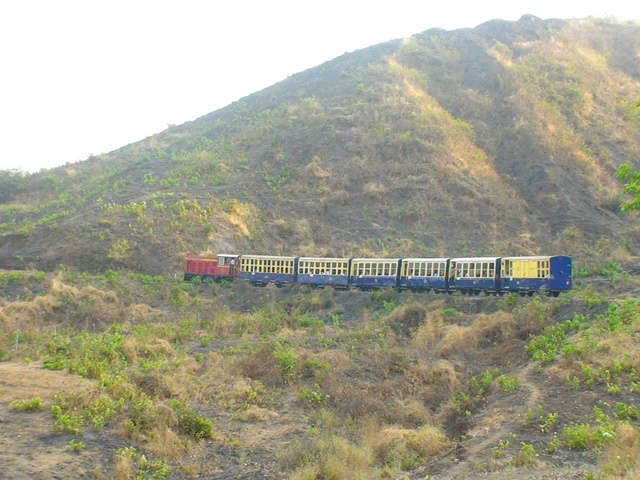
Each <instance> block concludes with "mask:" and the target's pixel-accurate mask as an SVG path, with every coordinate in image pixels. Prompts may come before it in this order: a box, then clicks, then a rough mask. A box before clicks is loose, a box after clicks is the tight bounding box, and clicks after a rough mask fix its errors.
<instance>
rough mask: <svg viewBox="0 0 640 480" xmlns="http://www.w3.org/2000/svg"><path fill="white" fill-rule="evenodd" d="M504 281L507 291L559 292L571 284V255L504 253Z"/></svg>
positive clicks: (502, 279)
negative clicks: (526, 255) (509, 254)
mask: <svg viewBox="0 0 640 480" xmlns="http://www.w3.org/2000/svg"><path fill="white" fill-rule="evenodd" d="M501 263H502V266H501V269H502V275H501V277H502V278H501V280H500V281H501V285H500V289H501V290H502V291H505V292H517V293H520V294H523V295H524V294H527V295H532V294H533V293H534V292H540V293H543V292H546V293H547V294H548V295H553V296H558V295H559V294H560V293H561V292H564V291H567V290H571V288H572V264H571V257H567V256H564V255H548V256H531V257H503V258H502V259H501Z"/></svg>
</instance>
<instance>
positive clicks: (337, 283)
mask: <svg viewBox="0 0 640 480" xmlns="http://www.w3.org/2000/svg"><path fill="white" fill-rule="evenodd" d="M350 265H351V260H350V259H348V258H330V257H298V266H297V272H296V273H297V283H299V284H301V285H310V286H311V287H315V288H324V287H326V286H331V287H333V288H335V289H337V290H346V289H348V288H349V267H350Z"/></svg>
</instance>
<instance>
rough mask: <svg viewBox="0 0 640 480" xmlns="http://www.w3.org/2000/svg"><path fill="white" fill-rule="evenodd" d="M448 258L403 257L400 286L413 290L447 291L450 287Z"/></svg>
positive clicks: (403, 288) (402, 288)
mask: <svg viewBox="0 0 640 480" xmlns="http://www.w3.org/2000/svg"><path fill="white" fill-rule="evenodd" d="M448 271H449V259H448V258H403V259H402V263H401V266H400V276H399V280H398V287H399V288H400V289H401V290H411V291H413V292H429V291H432V290H433V291H435V292H439V293H445V292H446V291H447V287H448V278H447V272H448Z"/></svg>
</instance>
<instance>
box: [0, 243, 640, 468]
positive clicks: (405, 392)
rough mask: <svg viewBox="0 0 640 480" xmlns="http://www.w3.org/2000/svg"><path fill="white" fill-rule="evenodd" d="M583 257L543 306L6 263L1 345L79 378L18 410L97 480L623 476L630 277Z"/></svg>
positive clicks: (633, 383)
mask: <svg viewBox="0 0 640 480" xmlns="http://www.w3.org/2000/svg"><path fill="white" fill-rule="evenodd" d="M591 253H592V261H591V262H590V263H582V264H577V265H576V267H577V270H578V272H579V275H587V276H581V277H580V278H578V280H577V282H576V283H577V288H576V290H575V291H574V292H572V293H571V294H568V295H563V296H562V297H560V298H559V299H548V298H541V299H539V298H533V299H520V298H517V297H513V296H511V297H503V298H499V299H496V298H490V297H478V298H469V297H459V296H453V297H449V296H438V295H409V294H401V295H399V294H397V293H395V292H392V291H380V292H374V293H360V292H341V293H339V292H333V291H332V290H326V291H308V290H306V289H300V288H297V287H296V288H290V289H275V288H271V287H268V288H264V289H256V288H252V287H250V286H248V285H243V284H239V285H233V286H231V285H197V284H196V285H183V284H181V283H179V282H178V283H175V282H174V281H173V279H172V278H170V277H168V278H167V277H151V276H144V275H133V274H129V275H123V274H118V273H117V272H115V271H110V272H107V274H106V275H104V276H97V277H96V276H92V275H88V274H82V273H80V272H77V271H73V270H69V269H65V270H61V271H59V272H57V273H56V275H55V276H51V275H47V274H44V273H41V272H38V271H27V272H5V273H3V275H2V277H0V278H1V280H2V282H3V287H4V289H5V290H4V291H5V292H8V294H7V295H6V296H5V299H4V300H0V302H1V304H0V307H1V308H2V309H1V310H0V321H1V322H2V325H3V329H2V333H1V334H0V355H2V358H3V360H5V361H9V360H10V361H11V362H20V361H27V362H34V361H41V362H44V365H45V366H47V367H48V368H53V369H62V370H64V371H70V372H72V373H75V374H80V375H82V376H85V377H87V378H88V379H93V380H95V382H96V383H95V384H94V385H95V386H94V387H93V390H91V389H88V390H75V391H74V390H72V391H70V392H66V393H64V394H61V395H59V396H58V397H54V398H48V399H47V400H46V401H45V402H43V403H44V405H43V406H42V407H37V408H35V410H41V409H43V408H44V409H49V408H50V407H51V405H54V406H57V407H59V408H57V407H54V408H53V409H52V410H51V411H52V412H53V414H54V416H50V417H49V418H50V420H49V422H50V423H49V425H52V426H50V427H46V426H45V427H40V428H45V431H46V429H51V433H50V434H48V435H47V436H46V438H47V442H49V443H50V444H52V445H55V446H56V448H58V449H60V451H62V452H64V451H66V452H67V453H65V455H67V454H73V452H74V451H81V454H82V456H81V457H80V458H78V460H79V465H82V466H77V467H76V468H79V469H82V468H85V469H87V468H88V465H89V464H91V465H93V467H92V469H90V471H91V475H93V476H94V477H98V478H112V476H116V477H118V478H127V477H126V475H127V473H126V472H129V473H128V474H138V473H141V472H146V474H147V475H151V474H156V475H158V476H163V475H165V474H167V475H169V477H170V478H190V477H191V476H194V475H201V474H205V473H208V474H211V473H213V472H216V471H219V472H226V473H227V475H228V476H229V478H280V477H281V476H282V475H286V476H287V477H289V478H316V476H317V475H322V476H324V477H327V478H337V479H341V478H345V479H346V478H357V475H360V478H394V477H398V476H401V475H406V476H408V477H409V478H424V476H425V475H431V476H432V477H433V478H469V476H470V475H473V474H476V473H478V472H486V473H489V474H491V475H492V476H493V478H496V479H499V478H502V475H503V474H507V473H508V474H510V475H513V474H514V472H513V469H517V471H518V472H519V473H518V475H519V478H527V475H531V478H539V476H541V475H543V474H552V473H553V474H555V475H558V474H560V473H562V474H563V475H565V478H567V476H569V475H573V476H575V478H585V475H587V474H596V473H600V474H602V475H604V476H605V477H606V478H634V476H635V475H637V466H636V460H635V459H636V458H637V457H638V453H639V452H638V448H640V445H639V444H638V438H640V437H639V436H638V429H637V423H636V422H637V418H638V415H639V412H638V391H639V387H638V378H637V369H638V364H637V361H638V360H637V359H638V358H640V357H638V354H637V353H638V352H636V351H635V350H636V349H637V345H636V343H637V342H636V337H637V334H638V333H637V332H638V328H639V327H638V325H640V324H639V323H638V316H639V314H640V309H639V307H638V303H637V297H636V296H635V293H634V292H637V288H638V280H637V278H636V277H633V276H631V275H629V274H628V273H624V272H623V271H622V270H621V269H620V264H618V263H615V262H610V261H609V259H610V258H611V254H612V252H611V251H610V250H607V249H606V248H602V249H601V250H600V251H597V252H595V251H594V252H591ZM34 292H39V293H38V294H37V295H36V294H34ZM27 359H28V360H27ZM36 392H37V390H36ZM34 396H35V394H34V395H33V396H31V395H29V394H28V392H27V391H21V392H20V396H19V398H18V396H16V397H11V400H15V401H22V402H23V403H24V404H28V403H30V402H31V401H32V400H33V397H34ZM7 403H8V400H7ZM7 403H4V404H3V405H0V407H1V408H2V409H3V410H2V411H3V418H5V419H8V421H5V424H4V426H6V430H7V431H13V430H12V429H13V428H16V429H20V428H24V425H25V422H29V421H30V420H29V419H30V418H33V419H34V421H36V419H39V418H41V417H30V416H29V415H30V414H29V413H24V412H18V411H17V410H16V406H15V404H14V406H13V408H10V407H9V406H8V405H7ZM14 422H15V423H14ZM45 425H46V424H45ZM3 428H4V427H3ZM39 438H40V437H38V436H35V437H34V439H33V443H32V445H31V447H33V448H36V447H37V445H38V442H39V441H40V440H39ZM98 438H101V439H102V440H100V441H96V440H97V439H98ZM81 442H82V443H81ZM12 445H13V444H12ZM65 445H67V447H66V450H65ZM8 448H9V450H8V451H5V454H4V455H5V457H7V460H6V461H7V462H8V463H7V464H8V465H11V466H13V460H12V458H15V459H17V458H20V455H22V450H21V449H24V448H26V447H25V446H24V445H23V444H22V443H16V444H15V445H13V450H11V445H10V446H9V447H8ZM7 452H13V454H14V455H11V454H10V453H7ZM142 456H144V459H143V458H142ZM50 462H51V460H50ZM52 462H53V463H50V465H51V464H54V465H55V460H53V461H52ZM56 468H62V467H60V466H59V465H58V467H56ZM67 468H71V467H67ZM168 472H171V473H170V474H169V473H168ZM550 472H551V473H550ZM618 474H619V475H620V477H618V476H616V475H618ZM625 475H626V477H625ZM573 476H572V477H569V478H574V477H573ZM490 478H491V477H490Z"/></svg>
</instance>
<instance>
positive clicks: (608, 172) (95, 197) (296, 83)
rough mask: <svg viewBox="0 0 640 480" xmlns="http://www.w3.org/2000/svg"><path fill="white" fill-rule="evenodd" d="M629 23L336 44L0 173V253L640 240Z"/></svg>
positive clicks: (141, 253) (403, 248)
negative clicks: (320, 58)
mask: <svg viewBox="0 0 640 480" xmlns="http://www.w3.org/2000/svg"><path fill="white" fill-rule="evenodd" d="M638 29H639V27H638V25H635V24H621V23H616V22H613V21H608V20H606V21H604V20H595V19H587V20H573V21H542V20H540V19H537V18H535V17H523V18H522V19H521V20H520V21H518V22H502V21H492V22H488V23H486V24H483V25H480V26H479V27H477V28H475V29H471V30H461V31H453V32H444V31H440V30H437V31H433V30H429V31H426V32H423V33H421V34H418V35H415V36H413V37H411V38H409V39H406V40H404V41H394V42H389V43H386V44H381V45H378V46H375V47H371V48H368V49H365V50H362V51H357V52H354V53H350V54H345V55H343V56H341V57H339V58H337V59H334V60H332V61H330V62H327V63H325V64H323V65H320V66H318V67H316V68H314V69H310V70H308V71H305V72H301V73H299V74H296V75H293V76H292V77H290V78H288V79H286V80H284V81H282V82H280V83H278V84H276V85H274V86H272V87H270V88H268V89H265V90H263V91H261V92H258V93H256V94H253V95H251V96H249V97H246V98H245V99H243V100H241V101H239V102H237V103H234V104H232V105H230V106H228V107H227V108H224V109H221V110H219V111H216V112H213V113H211V114H209V115H206V116H204V117H202V118H200V119H198V120H195V121H193V122H190V123H187V124H184V125H180V126H173V127H170V128H168V129H167V130H166V131H164V132H162V133H160V134H158V135H154V136H152V137H149V138H147V139H145V140H142V141H140V142H137V143H135V144H132V145H128V146H126V147H123V148H122V149H120V150H117V151H115V152H112V153H110V154H105V155H100V156H98V157H92V158H90V159H88V160H86V161H84V162H79V163H75V164H69V165H67V166H65V167H60V168H57V169H52V170H48V171H43V172H40V173H38V174H33V175H21V174H19V173H15V172H4V173H3V175H2V176H0V182H2V185H3V186H4V185H5V184H7V185H8V186H9V188H3V189H2V191H3V195H2V198H0V202H2V203H1V204H0V260H1V261H2V264H3V265H4V266H5V268H6V267H11V268H24V267H26V266H32V267H34V268H41V269H44V270H51V269H54V268H57V267H58V265H60V264H64V265H72V266H75V267H77V268H81V269H83V270H87V271H92V272H94V273H100V272H102V271H103V270H104V269H105V268H108V267H111V268H125V269H131V270H133V271H141V272H144V273H146V274H150V275H162V274H165V273H166V272H168V271H170V272H176V271H179V270H180V262H181V258H182V256H183V254H184V253H185V252H186V251H189V250H193V251H196V252H200V251H205V250H213V251H221V250H222V251H227V252H237V253H241V252H247V251H248V252H251V253H272V252H273V253H290V254H301V255H340V256H369V255H371V256H374V255H375V256H385V255H387V256H394V257H395V256H406V255H411V256H452V255H464V254H474V255H482V254H488V253H490V254H497V255H507V254H509V255H511V254H535V253H542V252H543V251H544V252H553V253H569V254H575V253H577V252H574V251H571V247H572V245H571V243H572V242H570V241H569V240H571V239H572V238H576V237H577V238H578V239H579V240H580V242H583V241H586V242H594V241H596V240H598V239H599V238H601V237H606V238H611V239H612V240H614V241H615V242H616V243H623V244H625V245H627V247H628V248H630V249H632V250H633V249H636V248H637V246H638V235H637V228H636V226H635V225H630V224H629V222H626V221H625V217H624V216H623V215H622V214H621V212H620V205H621V203H622V200H621V195H620V183H619V182H618V180H617V179H616V178H615V173H616V170H617V168H618V166H619V165H620V164H621V163H629V164H631V165H632V166H633V167H636V168H637V167H638V165H636V163H635V162H636V161H637V159H638V158H640V155H639V153H640V152H639V150H640V147H639V144H638V140H637V139H638V138H640V122H638V115H639V114H640V109H639V108H638V99H640V83H639V76H640V73H639V72H640V66H639V65H638V62H639V61H638V58H639V57H638V52H639V51H640V45H639V43H640V40H638V39H639V38H640V35H638Z"/></svg>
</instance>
